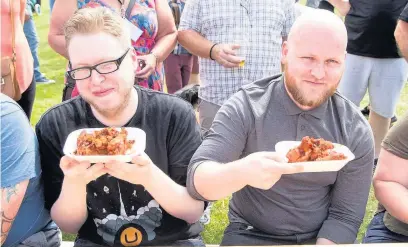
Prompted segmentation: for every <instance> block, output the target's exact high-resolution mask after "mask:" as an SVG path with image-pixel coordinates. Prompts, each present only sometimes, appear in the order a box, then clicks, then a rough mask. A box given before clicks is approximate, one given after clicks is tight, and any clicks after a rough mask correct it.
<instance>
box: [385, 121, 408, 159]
mask: <svg viewBox="0 0 408 247" xmlns="http://www.w3.org/2000/svg"><path fill="white" fill-rule="evenodd" d="M382 147H383V148H384V149H385V150H387V151H388V152H390V153H392V154H394V155H396V156H398V157H400V158H402V159H408V114H407V115H405V117H404V119H402V120H400V121H398V122H397V123H396V125H395V126H393V127H392V128H391V130H390V131H389V132H388V134H387V136H386V137H385V139H384V141H383V143H382Z"/></svg>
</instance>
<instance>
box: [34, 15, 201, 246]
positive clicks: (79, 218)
mask: <svg viewBox="0 0 408 247" xmlns="http://www.w3.org/2000/svg"><path fill="white" fill-rule="evenodd" d="M64 33H65V42H66V44H67V51H68V54H69V58H70V62H69V63H70V67H71V69H70V70H69V71H67V76H69V77H70V78H72V79H74V80H76V82H77V86H78V91H79V95H80V96H79V97H76V98H74V99H71V100H69V101H66V102H65V103H62V104H60V105H57V106H55V107H53V108H52V109H50V110H49V111H48V112H47V113H45V114H44V115H43V116H42V118H41V120H40V121H39V123H38V124H37V126H36V133H37V137H38V141H39V145H40V155H41V161H42V167H43V177H44V188H45V191H44V194H45V206H46V208H47V209H50V210H51V217H52V219H53V220H54V221H55V223H56V224H57V225H58V226H59V227H60V228H61V229H62V231H64V232H69V233H78V237H77V239H76V242H75V246H79V247H86V246H96V247H98V246H137V245H161V246H174V245H179V246H203V245H204V244H203V242H202V240H201V239H200V238H199V233H200V232H201V230H202V226H201V225H200V223H199V222H198V220H199V219H200V217H201V215H202V214H203V211H204V203H203V202H200V201H197V200H194V199H193V198H192V197H191V196H190V195H189V194H188V191H187V189H186V188H185V185H186V177H187V167H188V163H189V161H190V159H191V157H192V155H193V153H194V152H195V150H196V149H197V148H198V146H199V145H200V143H201V135H200V128H199V126H198V123H197V121H196V119H195V113H194V110H193V108H192V106H191V105H190V104H189V103H188V102H185V101H184V100H182V99H180V98H178V97H177V96H174V95H168V94H164V93H161V92H157V91H153V90H149V89H145V88H143V87H139V86H135V85H134V78H135V74H136V70H137V69H138V67H139V62H140V59H139V57H138V56H137V55H136V52H135V50H134V49H133V48H132V47H131V44H130V38H129V33H128V29H127V27H126V26H125V23H124V21H123V19H122V18H120V16H118V15H116V14H114V12H112V11H111V10H109V9H107V8H103V7H97V8H86V9H81V10H79V11H78V12H77V13H75V14H74V15H73V16H72V18H71V19H70V20H68V22H67V23H66V24H65V28H64ZM103 127H137V128H140V129H142V130H143V131H144V132H145V133H146V136H147V138H146V149H145V153H143V154H141V155H138V156H134V157H133V159H132V162H129V163H117V162H112V161H109V160H106V161H105V162H104V163H103V164H102V163H97V164H92V166H91V164H90V163H89V162H77V161H76V160H74V159H72V158H69V157H68V156H64V154H63V146H64V144H65V141H66V139H67V136H68V135H69V134H70V133H71V132H72V131H75V130H77V129H81V128H103ZM136 141H138V140H136Z"/></svg>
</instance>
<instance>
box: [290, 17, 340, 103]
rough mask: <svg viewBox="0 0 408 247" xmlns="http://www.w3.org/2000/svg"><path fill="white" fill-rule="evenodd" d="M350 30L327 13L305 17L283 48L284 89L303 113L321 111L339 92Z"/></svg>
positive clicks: (300, 18) (298, 23) (300, 20)
mask: <svg viewBox="0 0 408 247" xmlns="http://www.w3.org/2000/svg"><path fill="white" fill-rule="evenodd" d="M346 48H347V30H346V27H345V25H344V23H343V21H342V20H341V19H340V18H339V17H338V16H336V15H335V14H333V13H331V12H329V11H327V10H319V9H316V10H315V9H313V10H308V11H306V12H305V13H304V14H302V15H301V16H300V17H298V19H297V20H296V21H295V23H294V24H293V26H292V29H291V31H290V33H289V36H288V40H287V41H286V42H285V43H284V44H283V47H282V63H283V64H284V66H285V72H284V74H285V87H286V90H287V92H288V94H289V96H290V97H291V98H292V100H293V101H294V102H295V103H296V104H297V105H298V106H299V107H300V108H301V109H304V110H310V109H313V108H315V107H318V106H319V105H321V104H322V103H324V102H325V101H326V100H327V99H328V98H329V97H331V96H332V95H333V94H334V92H335V91H336V89H337V86H338V84H339V82H340V79H341V76H342V74H343V71H344V62H345V55H346Z"/></svg>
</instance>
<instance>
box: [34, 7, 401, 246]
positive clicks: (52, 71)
mask: <svg viewBox="0 0 408 247" xmlns="http://www.w3.org/2000/svg"><path fill="white" fill-rule="evenodd" d="M301 2H303V3H304V2H305V0H302V1H301ZM42 6H43V15H41V16H36V17H35V21H36V26H37V31H38V35H39V37H40V46H39V56H40V63H41V71H42V72H44V73H46V75H47V77H49V78H51V79H54V80H56V81H57V83H55V84H51V85H39V86H37V95H36V99H35V103H34V111H33V116H32V124H33V125H35V124H36V123H37V121H38V120H39V118H40V117H41V115H42V114H43V113H44V112H45V111H46V110H47V109H49V108H50V107H52V106H54V105H56V104H58V103H60V102H61V95H62V89H63V76H64V72H65V67H66V60H65V59H64V58H63V57H61V56H59V55H58V54H56V53H55V52H54V51H53V50H52V49H51V48H50V47H49V45H48V42H47V34H48V27H49V10H48V0H46V1H44V0H43V4H42ZM367 103H368V98H367V97H366V98H365V99H364V101H363V102H362V105H364V106H365V105H366V104H367ZM407 109H408V86H407V85H406V86H405V87H404V90H403V92H402V95H401V98H400V101H399V103H398V109H397V116H398V117H401V116H402V115H404V113H405V112H406V110H407ZM376 206H377V202H376V200H375V198H374V195H373V193H372V192H371V193H370V198H369V202H368V204H367V212H366V217H365V218H364V222H363V224H362V226H361V229H360V232H359V235H358V237H359V240H361V238H362V236H363V234H364V232H365V229H366V228H367V225H368V223H369V222H370V220H371V218H372V216H373V214H374V212H375V210H376ZM227 212H228V199H224V200H221V201H218V202H217V203H215V205H214V207H213V210H212V215H211V223H210V224H209V225H207V226H206V228H205V231H204V233H203V237H204V240H205V242H206V243H207V244H217V243H220V241H221V239H222V235H223V231H224V229H225V227H226V226H227V224H228V218H227ZM63 238H64V240H66V241H73V240H74V239H75V236H74V235H70V234H64V235H63Z"/></svg>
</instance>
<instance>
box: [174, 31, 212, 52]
mask: <svg viewBox="0 0 408 247" xmlns="http://www.w3.org/2000/svg"><path fill="white" fill-rule="evenodd" d="M178 41H179V43H180V44H181V45H182V46H183V47H184V48H186V49H187V50H188V51H189V52H190V53H192V54H194V55H196V56H199V57H201V58H210V49H211V46H212V45H213V42H211V41H209V40H207V39H206V38H204V37H203V36H201V35H200V34H199V33H197V32H196V31H193V30H183V31H179V34H178Z"/></svg>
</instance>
